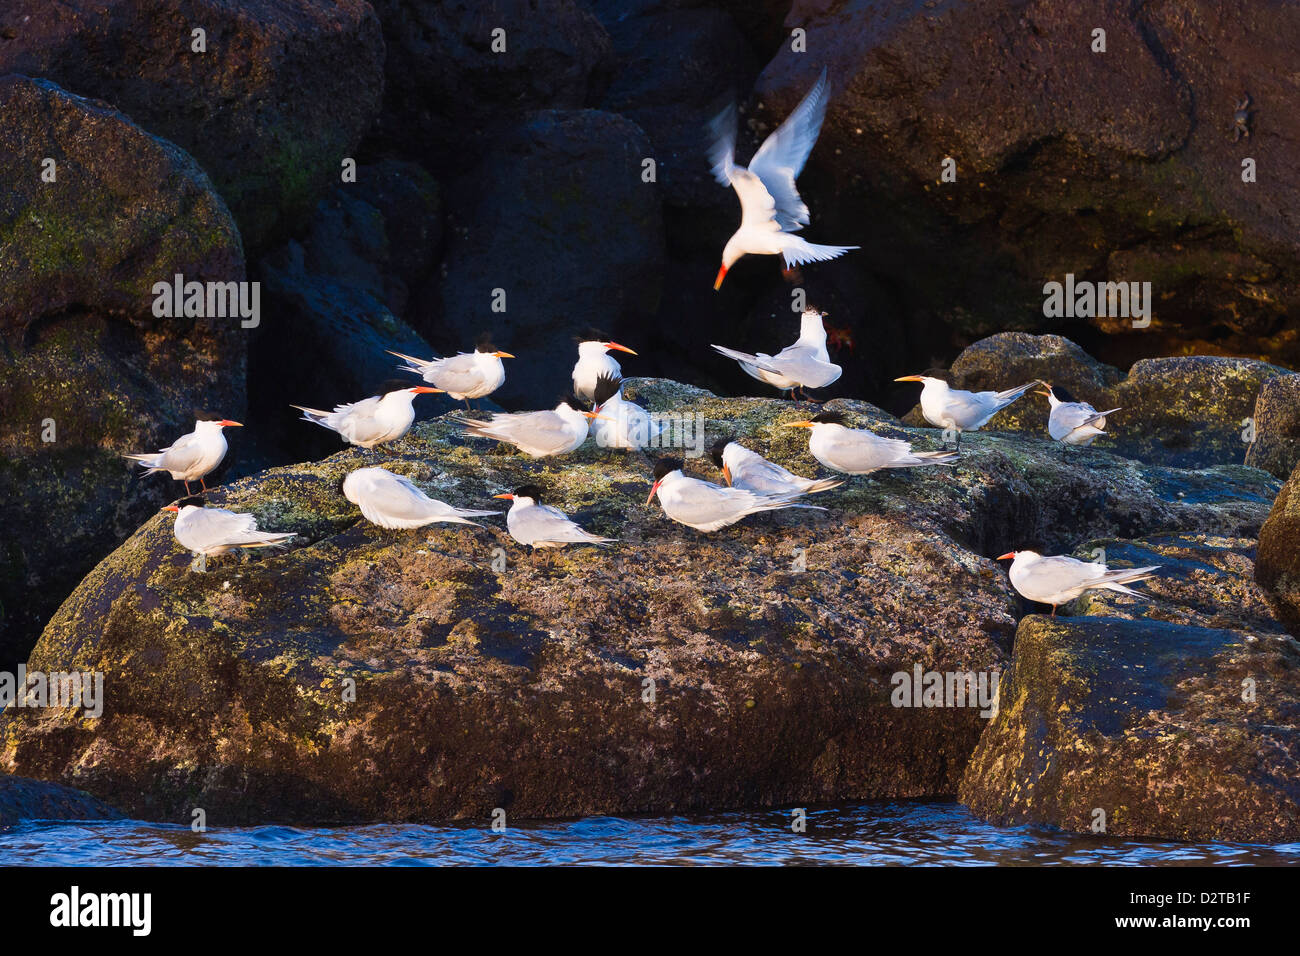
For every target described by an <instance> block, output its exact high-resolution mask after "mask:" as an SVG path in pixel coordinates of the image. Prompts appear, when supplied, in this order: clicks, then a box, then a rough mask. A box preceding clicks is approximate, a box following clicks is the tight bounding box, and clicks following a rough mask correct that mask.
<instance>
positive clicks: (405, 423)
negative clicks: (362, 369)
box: [289, 382, 442, 449]
mask: <svg viewBox="0 0 1300 956" xmlns="http://www.w3.org/2000/svg"><path fill="white" fill-rule="evenodd" d="M441 391H442V389H440V388H431V387H429V386H427V385H414V386H408V385H406V383H404V382H386V383H385V384H384V385H383V386H381V388H380V391H379V392H378V393H377V394H375V395H372V396H370V398H363V399H362V400H361V401H359V402H353V403H352V404H351V405H335V406H334V411H332V412H323V411H321V410H320V409H318V408H304V407H303V406H302V405H291V406H289V407H290V408H296V409H298V411H300V412H302V417H303V421H308V422H314V423H315V424H317V425H320V426H321V427H322V428H328V429H329V430H330V431H333V432H338V433H339V435H340V436H342V438H343V440H344V441H345V442H348V443H349V444H351V445H359V446H360V447H362V448H367V449H369V448H374V447H375V446H376V445H382V444H383V443H384V442H389V441H394V440H396V439H398V438H401V437H402V436H403V435H405V434H406V433H407V432H408V431H410V430H411V423H412V422H414V421H415V406H414V405H413V404H412V402H414V401H415V396H417V395H424V394H428V393H432V392H441Z"/></svg>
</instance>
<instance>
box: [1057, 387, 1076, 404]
mask: <svg viewBox="0 0 1300 956" xmlns="http://www.w3.org/2000/svg"><path fill="white" fill-rule="evenodd" d="M1052 394H1053V395H1055V396H1056V400H1057V401H1058V402H1077V401H1078V399H1077V398H1075V397H1074V393H1073V392H1071V391H1070V390H1069V389H1068V388H1064V387H1062V386H1059V385H1057V386H1054V387H1053V388H1052Z"/></svg>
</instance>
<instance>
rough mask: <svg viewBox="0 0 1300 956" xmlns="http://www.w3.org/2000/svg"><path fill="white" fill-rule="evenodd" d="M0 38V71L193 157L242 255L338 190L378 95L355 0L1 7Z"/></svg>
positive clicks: (371, 43) (369, 18) (369, 32)
mask: <svg viewBox="0 0 1300 956" xmlns="http://www.w3.org/2000/svg"><path fill="white" fill-rule="evenodd" d="M0 28H3V29H4V30H5V31H6V34H5V35H6V37H7V39H5V40H4V42H3V43H0V73H11V72H12V73H26V74H28V75H32V76H41V77H47V78H49V79H51V80H54V81H56V82H57V83H59V84H60V85H62V86H63V87H65V88H67V89H69V90H71V91H72V92H74V93H80V94H83V95H87V96H96V97H100V98H102V99H105V100H108V101H110V102H111V103H113V105H114V106H116V107H117V108H118V109H121V110H123V111H124V112H126V113H128V114H130V116H131V118H132V119H134V120H135V121H136V122H137V123H139V124H140V125H141V126H143V127H145V128H146V129H148V130H149V131H150V132H152V133H155V134H157V135H159V136H164V137H166V138H167V139H169V140H171V141H172V142H175V143H177V144H178V145H180V146H181V147H183V148H184V149H186V150H188V151H189V152H190V153H192V154H193V155H194V156H195V158H196V159H198V161H199V162H200V163H202V165H203V167H204V169H206V170H207V171H208V173H209V174H210V175H211V176H212V179H213V181H214V182H215V183H216V185H217V189H218V190H219V191H220V193H221V195H222V196H223V197H224V198H225V200H226V202H227V203H229V204H230V207H231V209H232V210H233V212H234V214H235V218H236V219H237V220H238V222H239V227H240V231H241V232H242V233H243V237H244V241H245V242H246V243H247V244H248V247H249V249H250V250H257V249H260V248H262V247H263V246H264V245H266V244H267V242H268V240H269V239H271V238H273V237H275V236H277V235H280V234H283V233H284V232H285V231H286V230H287V229H288V228H289V227H290V226H291V224H292V222H293V219H294V217H296V216H302V215H306V214H308V213H309V212H310V210H311V208H312V206H313V205H314V203H315V201H316V199H317V198H319V196H320V194H321V193H322V191H323V190H324V188H325V187H327V186H328V185H329V184H330V183H331V182H333V183H337V182H338V181H339V174H340V169H341V166H340V164H341V162H342V160H343V158H344V157H345V156H350V155H352V149H353V148H354V147H355V146H356V144H357V141H358V140H359V139H360V137H361V134H362V133H363V132H364V131H365V130H366V128H367V127H368V126H369V124H370V121H371V119H372V118H373V116H374V115H375V113H376V112H377V111H378V105H379V98H380V92H381V90H382V87H383V63H384V44H383V38H382V36H381V34H380V29H379V22H378V20H377V19H376V18H375V14H374V11H373V10H372V9H371V7H370V5H369V4H368V3H365V2H364V0H240V2H239V3H227V2H222V0H182V2H179V3H177V2H173V0H60V2H59V3H55V4H51V3H47V2H46V0H8V2H6V3H5V4H4V6H3V9H0ZM195 29H202V30H204V31H205V33H206V44H207V52H206V53H198V52H195V51H194V50H193V49H192V43H193V37H192V31H193V30H195Z"/></svg>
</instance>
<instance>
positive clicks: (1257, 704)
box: [961, 536, 1300, 842]
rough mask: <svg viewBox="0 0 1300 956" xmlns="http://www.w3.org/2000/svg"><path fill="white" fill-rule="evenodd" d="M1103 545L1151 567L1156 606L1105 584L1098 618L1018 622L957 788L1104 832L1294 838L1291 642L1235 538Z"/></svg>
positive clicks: (1296, 680)
mask: <svg viewBox="0 0 1300 956" xmlns="http://www.w3.org/2000/svg"><path fill="white" fill-rule="evenodd" d="M1117 556H1120V557H1121V558H1122V560H1120V561H1118V562H1116V563H1118V564H1121V565H1123V564H1127V563H1129V561H1131V560H1135V561H1146V560H1151V559H1153V558H1154V559H1155V560H1159V561H1160V562H1161V563H1163V564H1164V565H1165V567H1163V568H1162V569H1161V574H1160V576H1159V577H1157V578H1155V579H1153V580H1152V581H1149V582H1146V583H1145V584H1144V585H1143V587H1144V588H1146V589H1148V590H1149V591H1150V592H1151V593H1153V594H1155V595H1157V596H1158V603H1155V604H1151V605H1147V604H1142V603H1137V602H1134V601H1133V599H1131V598H1118V599H1116V598H1115V597H1114V596H1113V595H1111V596H1108V597H1107V598H1105V599H1104V600H1102V601H1100V602H1097V603H1092V604H1090V606H1089V607H1090V612H1091V610H1096V609H1103V610H1104V611H1105V613H1106V614H1107V615H1110V616H1108V617H1106V618H1098V617H1090V616H1085V617H1075V618H1056V619H1052V618H1048V617H1044V616H1039V615H1034V616H1030V617H1027V618H1025V619H1024V620H1023V621H1021V623H1020V627H1019V629H1018V630H1017V632H1016V642H1015V655H1014V658H1013V662H1012V667H1011V671H1010V673H1009V674H1008V675H1005V676H1004V677H1003V679H1002V683H1001V687H1000V699H999V713H998V715H997V717H995V718H994V720H993V721H992V723H991V724H990V725H989V727H988V730H987V731H985V733H984V735H983V736H982V737H981V738H980V743H979V746H978V747H977V748H976V750H975V754H974V756H973V757H972V758H971V761H970V763H969V765H968V766H967V769H966V774H965V777H964V779H963V782H962V788H961V799H962V801H963V802H965V803H966V804H967V805H968V806H970V808H971V809H972V810H974V811H975V812H976V813H977V814H979V815H980V816H982V817H985V818H987V819H990V820H993V821H995V822H998V823H1001V824H1023V823H1046V824H1051V825H1053V826H1059V827H1062V828H1063V829H1067V830H1074V831H1078V832H1088V831H1090V830H1092V829H1093V828H1094V826H1095V825H1096V824H1097V823H1098V821H1100V820H1101V819H1102V818H1101V817H1100V816H1099V815H1098V811H1102V812H1104V815H1105V816H1104V832H1105V833H1107V834H1109V835H1111V836H1148V837H1159V838H1165V839H1180V840H1193V841H1211V840H1216V841H1217V840H1233V841H1247V842H1290V841H1294V840H1296V839H1297V838H1300V732H1297V729H1296V728H1297V723H1298V722H1300V646H1297V644H1296V642H1295V641H1294V640H1293V639H1292V638H1290V637H1288V636H1286V635H1285V634H1282V633H1280V629H1279V627H1278V625H1277V623H1276V621H1273V620H1271V619H1270V616H1269V615H1268V612H1267V608H1266V605H1265V603H1264V601H1263V600H1262V595H1261V593H1260V591H1259V588H1258V587H1257V586H1255V585H1254V584H1253V582H1251V581H1250V552H1249V542H1240V541H1232V540H1224V539H1216V538H1213V537H1206V536H1201V537H1200V538H1197V537H1195V536H1181V537H1169V538H1164V539H1158V540H1153V541H1149V542H1134V543H1132V545H1123V544H1112V545H1110V546H1108V549H1107V557H1108V559H1110V560H1114V559H1115V558H1116V557H1117ZM1225 584H1226V585H1227V587H1224V585H1225ZM1243 598H1244V599H1245V600H1244V603H1243V604H1238V602H1239V601H1240V600H1242V599H1243ZM1117 602H1118V603H1117ZM1117 611H1118V612H1119V613H1120V614H1121V615H1123V614H1124V613H1125V612H1128V611H1135V612H1136V615H1137V616H1133V617H1130V618H1129V619H1123V617H1115V616H1113V615H1114V614H1115V613H1116V612H1117Z"/></svg>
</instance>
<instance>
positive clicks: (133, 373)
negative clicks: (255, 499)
mask: <svg viewBox="0 0 1300 956" xmlns="http://www.w3.org/2000/svg"><path fill="white" fill-rule="evenodd" d="M0 140H3V141H4V142H5V143H6V144H8V146H7V148H6V149H5V151H4V153H3V155H0V177H2V178H3V180H4V181H5V183H6V184H7V185H6V188H5V189H4V190H2V191H0V239H2V241H0V286H3V288H4V289H5V296H4V301H3V302H0V333H3V335H4V338H5V345H6V347H5V349H4V350H3V351H0V523H2V524H3V526H4V528H5V532H6V533H5V536H4V541H3V542H2V543H0V668H4V667H9V668H11V667H12V666H13V664H14V663H16V662H18V661H21V660H23V659H24V658H25V657H26V655H27V651H28V650H29V649H30V648H31V645H32V643H33V642H34V641H35V639H36V636H37V635H38V634H39V633H40V630H41V628H42V627H43V626H44V624H45V622H46V621H47V620H48V618H49V615H50V614H51V613H52V612H53V611H54V609H55V608H56V607H58V605H59V602H60V601H62V600H63V598H64V597H65V596H66V595H67V594H68V593H70V592H71V590H72V588H73V587H74V586H75V584H76V582H77V581H78V580H80V579H81V577H82V576H83V575H84V574H85V573H86V572H87V571H88V570H90V568H91V567H93V566H94V564H95V562H96V561H97V560H98V559H99V558H101V557H102V556H103V555H105V554H107V553H108V552H109V551H111V550H112V549H113V548H114V547H116V546H117V545H118V544H120V543H121V542H122V540H123V539H124V538H125V537H126V536H127V535H128V534H129V533H130V531H131V529H132V528H134V527H135V526H136V525H137V524H138V523H139V521H141V520H143V519H144V517H145V516H146V515H148V514H149V513H150V512H151V511H152V510H154V509H155V508H156V507H157V506H158V505H159V504H161V503H162V502H163V501H166V500H168V499H170V498H171V497H172V496H173V494H174V489H173V485H172V483H171V481H170V479H169V478H164V477H153V478H150V479H147V480H144V481H141V480H138V479H137V478H136V477H135V476H134V475H133V474H132V468H131V466H129V465H128V464H127V463H125V462H123V461H122V459H121V457H120V455H121V453H122V452H126V451H146V450H152V449H157V448H159V447H162V446H164V445H166V444H169V443H170V442H171V441H173V440H174V439H176V438H177V437H179V436H180V435H181V434H183V433H185V432H187V431H189V430H190V429H191V428H192V427H193V425H194V414H193V410H194V409H195V408H196V407H197V408H205V409H215V410H219V411H220V412H221V414H223V415H227V416H230V417H232V418H236V419H238V418H241V417H242V415H243V410H244V365H245V350H246V346H245V341H246V336H247V333H246V332H245V331H244V330H242V329H241V328H240V327H239V320H238V319H237V318H224V319H223V318H213V319H207V318H175V319H165V318H158V317H155V316H154V315H153V313H152V305H153V294H152V291H151V290H152V287H153V284H154V283H156V282H159V281H162V280H166V281H169V282H170V281H171V279H172V276H173V275H174V274H175V273H182V274H184V275H185V277H186V279H187V280H194V281H201V282H202V281H222V282H225V281H237V280H242V279H243V278H244V261H243V253H242V250H241V248H240V242H239V234H238V232H237V231H236V229H235V225H234V222H233V221H232V220H231V218H230V214H229V212H228V211H227V210H226V207H225V204H224V203H222V201H221V199H220V198H219V197H218V196H217V195H216V194H215V193H214V192H213V190H212V184H211V183H210V182H209V180H208V178H207V176H206V175H204V173H203V172H202V170H200V169H199V167H198V165H197V164H196V163H195V162H194V161H193V160H192V159H191V158H190V157H189V156H187V155H186V154H185V153H184V152H183V151H181V150H180V149H178V148H177V147H175V146H173V145H172V144H171V143H167V142H165V141H163V140H160V139H157V138H155V137H153V136H151V135H149V134H148V133H146V132H145V131H144V130H142V129H140V128H139V127H138V126H136V125H134V124H133V123H132V122H131V121H130V120H129V119H127V117H125V116H124V115H122V114H121V113H119V112H117V111H116V110H114V109H112V108H111V107H109V106H107V105H106V104H103V103H99V102H96V101H90V100H84V99H82V98H80V97H77V96H73V95H71V94H68V93H66V92H64V91H63V90H61V89H59V88H58V87H56V86H54V85H53V84H51V83H48V82H46V81H41V80H31V79H27V78H24V77H6V78H4V79H0ZM46 156H52V157H56V158H57V166H56V167H55V181H54V182H49V183H47V182H42V181H41V180H40V178H39V175H40V170H41V168H42V167H41V161H42V159H43V158H44V157H46ZM232 445H233V446H234V447H233V448H232V455H231V458H232V459H233V458H235V457H237V454H238V452H237V448H238V439H235V440H234V441H233V442H232Z"/></svg>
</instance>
